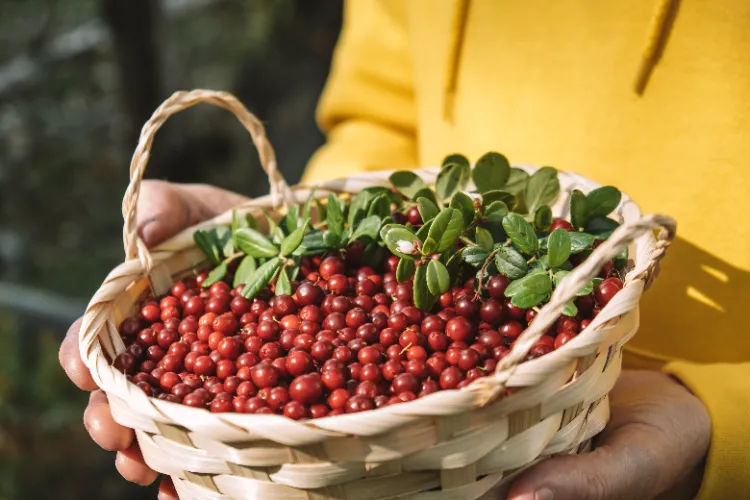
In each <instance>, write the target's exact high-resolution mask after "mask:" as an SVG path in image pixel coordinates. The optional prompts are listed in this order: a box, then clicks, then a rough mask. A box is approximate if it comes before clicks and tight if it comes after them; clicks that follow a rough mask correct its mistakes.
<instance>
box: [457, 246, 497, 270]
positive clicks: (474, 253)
mask: <svg viewBox="0 0 750 500" xmlns="http://www.w3.org/2000/svg"><path fill="white" fill-rule="evenodd" d="M489 255H490V252H489V251H487V250H486V249H485V248H482V247H480V246H478V245H477V246H474V247H466V248H464V250H463V252H461V259H462V260H463V261H464V262H466V263H467V264H469V265H471V266H474V267H479V266H481V265H482V264H484V261H485V260H487V257H489Z"/></svg>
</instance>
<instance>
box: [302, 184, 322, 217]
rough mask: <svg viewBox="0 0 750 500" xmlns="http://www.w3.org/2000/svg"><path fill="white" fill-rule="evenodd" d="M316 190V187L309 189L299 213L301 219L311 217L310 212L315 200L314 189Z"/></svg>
mask: <svg viewBox="0 0 750 500" xmlns="http://www.w3.org/2000/svg"><path fill="white" fill-rule="evenodd" d="M317 190H318V188H317V187H313V188H312V190H311V191H310V194H309V195H307V199H306V200H305V205H304V206H303V207H302V213H301V214H300V218H301V219H302V220H305V219H311V218H312V214H311V210H312V204H313V201H314V200H315V191H317Z"/></svg>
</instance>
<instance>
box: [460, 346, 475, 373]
mask: <svg viewBox="0 0 750 500" xmlns="http://www.w3.org/2000/svg"><path fill="white" fill-rule="evenodd" d="M478 363H479V353H478V352H477V351H475V350H474V349H471V348H468V349H464V350H463V351H461V353H460V354H459V355H458V367H459V368H460V369H462V370H471V369H472V368H474V367H476V366H477V364H478Z"/></svg>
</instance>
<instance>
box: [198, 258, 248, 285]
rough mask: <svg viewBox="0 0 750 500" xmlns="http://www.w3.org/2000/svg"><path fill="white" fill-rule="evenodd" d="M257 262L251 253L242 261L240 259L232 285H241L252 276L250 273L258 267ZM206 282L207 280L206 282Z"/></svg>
mask: <svg viewBox="0 0 750 500" xmlns="http://www.w3.org/2000/svg"><path fill="white" fill-rule="evenodd" d="M257 267H258V266H257V264H256V262H255V258H254V257H252V256H251V255H246V256H245V257H244V258H243V259H242V261H240V265H239V266H238V267H237V270H236V271H235V272H234V281H233V282H232V286H233V287H236V286H237V285H240V284H242V283H244V282H246V281H247V279H248V278H249V277H250V275H251V274H252V273H253V271H255V269H257ZM204 283H205V282H204Z"/></svg>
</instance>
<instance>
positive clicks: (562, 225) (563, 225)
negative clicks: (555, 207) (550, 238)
mask: <svg viewBox="0 0 750 500" xmlns="http://www.w3.org/2000/svg"><path fill="white" fill-rule="evenodd" d="M555 229H564V230H565V231H567V232H569V233H573V232H575V228H574V227H573V224H571V223H570V222H568V221H566V220H565V219H555V220H554V221H553V222H552V225H551V226H550V228H549V232H550V233H551V232H552V231H554V230H555Z"/></svg>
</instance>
